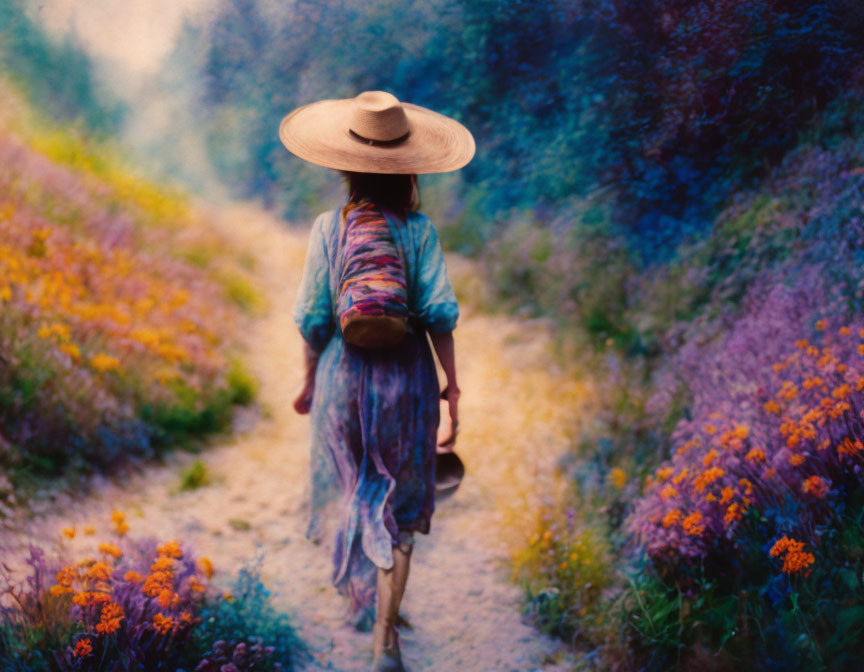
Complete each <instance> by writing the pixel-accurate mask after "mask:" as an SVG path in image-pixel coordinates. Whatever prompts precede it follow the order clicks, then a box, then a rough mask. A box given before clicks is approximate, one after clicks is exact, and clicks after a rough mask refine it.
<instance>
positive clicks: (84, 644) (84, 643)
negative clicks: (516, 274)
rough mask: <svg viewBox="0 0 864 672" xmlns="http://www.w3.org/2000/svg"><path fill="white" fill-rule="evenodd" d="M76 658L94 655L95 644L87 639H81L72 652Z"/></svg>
mask: <svg viewBox="0 0 864 672" xmlns="http://www.w3.org/2000/svg"><path fill="white" fill-rule="evenodd" d="M72 653H73V655H74V656H75V657H76V658H84V657H85V656H89V655H90V654H91V653H93V644H92V643H91V642H90V640H89V639H87V638H86V637H85V638H83V639H79V640H78V641H77V642H76V643H75V650H74V651H73V652H72Z"/></svg>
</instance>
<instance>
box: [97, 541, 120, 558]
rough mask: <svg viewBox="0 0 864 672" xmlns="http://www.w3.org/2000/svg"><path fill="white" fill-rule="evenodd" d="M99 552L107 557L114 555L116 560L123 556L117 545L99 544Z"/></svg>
mask: <svg viewBox="0 0 864 672" xmlns="http://www.w3.org/2000/svg"><path fill="white" fill-rule="evenodd" d="M99 551H100V552H101V553H105V554H106V555H113V556H114V557H115V558H119V557H120V556H122V555H123V551H121V550H120V548H119V547H118V546H116V545H115V544H99Z"/></svg>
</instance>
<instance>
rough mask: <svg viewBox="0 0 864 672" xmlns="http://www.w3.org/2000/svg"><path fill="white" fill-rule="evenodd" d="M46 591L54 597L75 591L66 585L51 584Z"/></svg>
mask: <svg viewBox="0 0 864 672" xmlns="http://www.w3.org/2000/svg"><path fill="white" fill-rule="evenodd" d="M48 592H49V593H51V595H53V596H54V597H59V596H60V595H65V594H67V593H74V592H75V591H74V590H73V589H72V588H69V587H68V586H51V588H50V590H49V591H48Z"/></svg>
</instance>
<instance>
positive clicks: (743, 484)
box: [738, 478, 753, 495]
mask: <svg viewBox="0 0 864 672" xmlns="http://www.w3.org/2000/svg"><path fill="white" fill-rule="evenodd" d="M738 487H739V488H744V494H745V495H752V494H753V484H752V483H751V482H750V481H749V480H747V479H746V478H742V479H740V480H739V481H738Z"/></svg>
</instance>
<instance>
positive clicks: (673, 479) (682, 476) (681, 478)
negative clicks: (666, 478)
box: [672, 467, 689, 485]
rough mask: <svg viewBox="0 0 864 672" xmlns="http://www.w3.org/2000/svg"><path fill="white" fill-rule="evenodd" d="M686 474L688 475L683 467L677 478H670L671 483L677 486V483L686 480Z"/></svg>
mask: <svg viewBox="0 0 864 672" xmlns="http://www.w3.org/2000/svg"><path fill="white" fill-rule="evenodd" d="M688 473H689V471H688V470H687V467H684V469H682V470H681V473H680V474H678V475H677V476H675V477H673V478H672V482H673V483H674V484H675V485H678V484H679V483H681V481H683V480H684V479H685V478H687V474H688Z"/></svg>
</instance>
